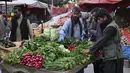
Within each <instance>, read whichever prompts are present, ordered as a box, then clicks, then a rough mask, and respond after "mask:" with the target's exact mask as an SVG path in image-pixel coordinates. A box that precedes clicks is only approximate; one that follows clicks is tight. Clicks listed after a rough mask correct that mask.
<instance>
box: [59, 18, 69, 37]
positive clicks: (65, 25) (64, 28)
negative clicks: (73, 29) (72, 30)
mask: <svg viewBox="0 0 130 73" xmlns="http://www.w3.org/2000/svg"><path fill="white" fill-rule="evenodd" d="M70 23H71V21H70V19H68V20H67V21H66V22H65V23H64V25H63V27H62V28H61V30H60V31H59V36H62V37H65V36H66V32H67V30H68V29H69V26H70Z"/></svg>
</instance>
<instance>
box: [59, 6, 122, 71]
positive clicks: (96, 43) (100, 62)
mask: <svg viewBox="0 0 130 73" xmlns="http://www.w3.org/2000/svg"><path fill="white" fill-rule="evenodd" d="M81 16H82V15H81V10H80V8H79V7H74V8H73V10H72V17H71V18H70V19H68V20H67V21H66V22H65V23H64V25H63V27H62V28H61V30H60V31H59V40H58V41H64V39H65V38H76V39H80V40H83V39H84V35H85V34H87V35H88V37H87V38H89V37H90V40H91V41H92V42H93V46H92V47H91V48H90V49H88V50H84V52H83V53H85V54H88V53H90V52H91V53H93V54H94V55H95V61H94V62H93V64H94V73H123V64H124V55H123V51H122V47H121V44H120V41H121V35H120V28H119V27H118V25H117V24H116V23H115V21H114V20H113V18H112V17H111V15H110V13H109V12H108V11H107V10H106V9H103V8H94V9H93V10H92V11H91V16H90V18H88V19H87V20H85V21H86V22H87V24H84V21H82V19H83V18H82V17H81ZM84 25H87V28H85V29H87V30H88V32H85V31H84ZM89 35H90V36H89ZM83 70H84V69H82V70H80V71H79V73H84V71H83Z"/></svg>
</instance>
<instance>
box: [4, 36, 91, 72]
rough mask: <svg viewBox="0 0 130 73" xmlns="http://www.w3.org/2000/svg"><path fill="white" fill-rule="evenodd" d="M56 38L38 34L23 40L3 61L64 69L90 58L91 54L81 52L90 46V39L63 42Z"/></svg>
mask: <svg viewBox="0 0 130 73" xmlns="http://www.w3.org/2000/svg"><path fill="white" fill-rule="evenodd" d="M56 39H57V38H55V40H50V38H49V37H46V36H40V37H39V38H35V39H33V40H28V41H25V43H24V44H23V46H22V47H20V48H17V49H14V51H12V52H11V53H9V54H8V55H7V57H5V58H4V61H5V62H7V63H9V64H12V65H15V64H22V65H27V66H32V67H36V68H42V67H43V68H46V69H49V70H56V71H66V70H70V69H72V68H74V67H75V66H77V65H81V64H88V63H90V61H91V60H92V55H91V54H87V55H86V54H84V53H83V51H84V50H85V49H88V48H90V47H91V46H92V43H91V42H90V41H86V40H85V41H81V40H75V39H72V38H68V39H65V41H64V42H57V40H56ZM28 52H29V53H28ZM34 57H37V58H34ZM31 62H32V63H31Z"/></svg>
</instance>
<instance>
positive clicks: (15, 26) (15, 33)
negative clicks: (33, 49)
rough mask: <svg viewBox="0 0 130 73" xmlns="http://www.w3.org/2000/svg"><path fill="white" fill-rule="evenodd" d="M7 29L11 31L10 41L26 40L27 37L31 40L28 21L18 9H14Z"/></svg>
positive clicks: (31, 34) (30, 29) (31, 35)
mask: <svg viewBox="0 0 130 73" xmlns="http://www.w3.org/2000/svg"><path fill="white" fill-rule="evenodd" d="M8 27H10V30H11V34H10V41H21V40H28V39H29V37H30V38H33V32H32V28H31V26H30V21H29V20H28V19H26V18H25V17H23V15H22V11H21V9H20V8H18V9H15V11H14V17H13V18H12V20H11V23H10V24H9V25H8Z"/></svg>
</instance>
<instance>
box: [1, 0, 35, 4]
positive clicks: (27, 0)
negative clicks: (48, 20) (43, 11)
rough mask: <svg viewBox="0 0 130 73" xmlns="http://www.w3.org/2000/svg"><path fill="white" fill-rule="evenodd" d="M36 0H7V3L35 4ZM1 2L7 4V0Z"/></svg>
mask: <svg viewBox="0 0 130 73" xmlns="http://www.w3.org/2000/svg"><path fill="white" fill-rule="evenodd" d="M35 2H36V0H15V1H12V2H7V5H21V4H27V5H28V4H33V3H35ZM0 4H5V1H1V2H0Z"/></svg>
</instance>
